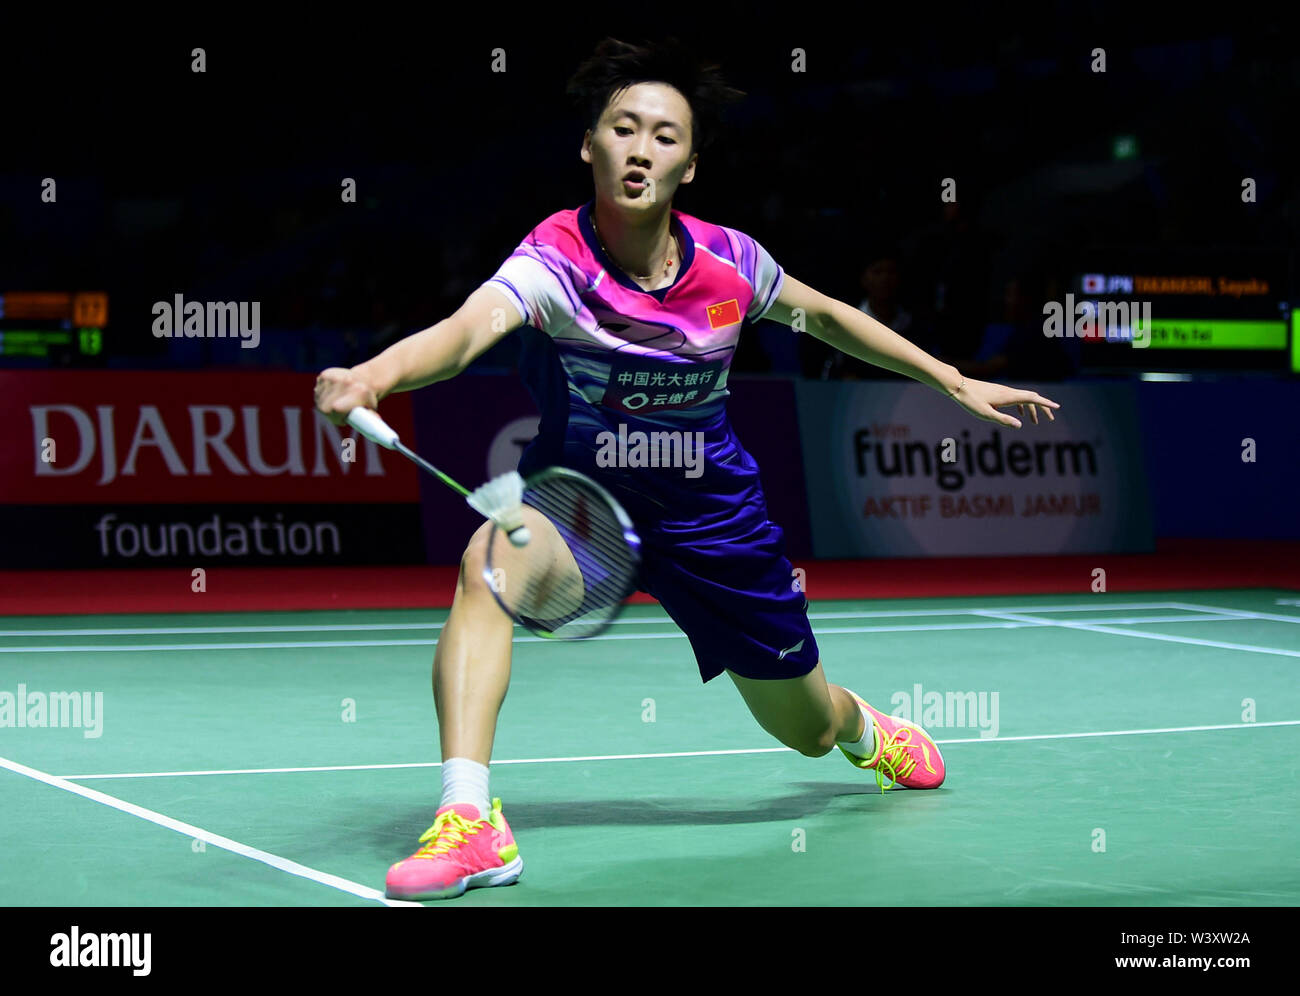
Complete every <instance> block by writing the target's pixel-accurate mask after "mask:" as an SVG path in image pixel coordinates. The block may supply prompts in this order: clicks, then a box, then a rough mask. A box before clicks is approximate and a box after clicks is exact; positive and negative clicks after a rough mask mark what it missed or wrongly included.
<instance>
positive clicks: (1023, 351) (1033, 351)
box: [954, 273, 1080, 380]
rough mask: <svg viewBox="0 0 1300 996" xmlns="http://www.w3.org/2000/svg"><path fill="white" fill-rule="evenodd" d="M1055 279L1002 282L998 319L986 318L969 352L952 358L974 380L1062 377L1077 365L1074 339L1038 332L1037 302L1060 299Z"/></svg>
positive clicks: (1040, 306)
mask: <svg viewBox="0 0 1300 996" xmlns="http://www.w3.org/2000/svg"><path fill="white" fill-rule="evenodd" d="M1060 286H1061V285H1060V282H1059V281H1058V280H1057V279H1056V278H1054V277H1052V278H1047V277H1044V276H1043V275H1042V274H1037V273H1027V274H1024V275H1021V276H1016V277H1012V278H1011V279H1009V280H1008V281H1007V282H1006V283H1005V284H1004V285H1003V292H1002V317H1001V319H1000V320H998V321H996V322H990V323H989V324H988V325H987V326H986V327H985V329H984V337H983V339H982V340H981V342H980V344H979V347H978V348H977V349H976V351H975V355H974V356H972V357H971V358H970V359H969V360H961V361H959V362H958V361H954V362H956V365H957V366H958V368H959V369H960V370H961V371H962V372H963V373H965V374H967V375H968V376H971V377H975V378H978V379H981V380H982V379H984V378H985V377H998V378H1001V379H1003V380H1064V379H1065V378H1067V377H1070V376H1073V375H1074V374H1075V373H1077V372H1078V369H1079V361H1080V356H1079V340H1078V339H1076V338H1074V337H1073V336H1068V337H1067V336H1062V337H1054V336H1049V335H1047V334H1046V333H1045V332H1044V329H1043V325H1044V322H1045V317H1044V314H1043V305H1044V304H1046V302H1048V301H1051V300H1056V301H1061V302H1062V304H1064V298H1063V297H1062V296H1061V295H1060V294H1059V290H1060Z"/></svg>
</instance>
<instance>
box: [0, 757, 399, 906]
mask: <svg viewBox="0 0 1300 996" xmlns="http://www.w3.org/2000/svg"><path fill="white" fill-rule="evenodd" d="M0 768H8V769H9V770H10V771H12V772H14V773H15V774H18V775H25V776H26V777H28V778H33V779H35V780H36V781H38V782H44V783H45V784H46V785H52V786H53V787H54V788H59V789H63V790H64V791H66V792H71V793H73V794H74V795H79V796H81V797H82V798H85V799H89V800H90V801H91V802H98V803H101V804H103V805H105V806H110V807H112V808H113V809H116V810H119V811H121V812H123V813H127V814H129V815H131V816H138V817H139V818H140V819H142V820H147V821H148V822H150V823H153V824H156V825H157V826H160V827H165V828H166V829H168V830H175V831H176V832H177V833H179V834H184V835H185V836H186V837H190V838H193V839H196V840H202V841H205V842H207V843H209V844H212V845H213V846H214V847H220V848H222V849H223V850H226V851H231V852H232V853H234V854H238V855H240V856H241V857H245V858H252V859H253V860H254V861H260V862H262V864H265V865H270V866H271V867H272V868H275V869H277V870H279V871H282V872H288V873H289V874H290V875H297V876H298V877H300V878H306V879H310V880H311V881H313V882H317V883H319V884H320V885H326V886H329V887H330V888H331V889H339V890H340V891H342V892H349V893H351V894H352V895H354V896H360V897H361V898H362V899H371V900H374V901H375V902H379V903H383V904H384V905H385V906H420V905H421V904H420V903H408V902H404V901H401V900H396V899H388V898H386V897H385V896H384V894H383V893H382V892H380V891H379V890H378V889H372V888H370V887H369V886H365V885H361V884H360V883H359V882H352V881H349V880H348V879H346V878H340V877H339V876H337V875H330V874H328V873H327V872H323V871H317V870H316V869H315V868H308V867H307V866H306V865H300V864H298V862H296V861H290V860H289V859H288V858H282V857H280V856H279V855H278V854H271V853H270V852H269V851H263V850H259V849H258V848H256V847H250V846H249V845H247V844H241V843H240V842H239V841H237V840H231V839H230V838H229V837H222V836H221V835H220V834H215V833H212V832H211V831H210V830H204V829H203V828H202V827H196V826H194V825H193V824H191V823H184V822H182V821H181V820H174V819H172V818H171V817H170V816H164V815H163V814H162V813H156V812H154V811H153V810H152V809H145V808H144V807H143V806H137V805H135V804H134V803H131V802H126V801H125V800H123V799H118V798H116V797H114V796H111V795H105V794H104V793H103V792H100V791H98V790H96V789H92V788H86V787H85V786H84V785H77V784H74V783H73V782H72V781H70V780H69V779H67V778H63V777H62V776H60V775H51V774H48V773H46V772H44V771H37V770H36V769H35V768H29V767H27V765H25V764H19V763H18V762H17V761H11V760H10V759H9V758H7V757H0Z"/></svg>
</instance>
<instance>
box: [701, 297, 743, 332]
mask: <svg viewBox="0 0 1300 996" xmlns="http://www.w3.org/2000/svg"><path fill="white" fill-rule="evenodd" d="M738 324H740V304H739V303H738V302H737V300H736V299H735V298H734V297H733V298H732V299H731V300H730V301H723V302H722V303H721V304H711V305H709V328H711V329H724V328H726V327H727V326H728V325H738Z"/></svg>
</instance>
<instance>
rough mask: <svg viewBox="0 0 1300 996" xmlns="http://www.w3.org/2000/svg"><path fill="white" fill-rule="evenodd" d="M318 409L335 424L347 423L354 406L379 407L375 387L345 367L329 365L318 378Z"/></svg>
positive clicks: (316, 394)
mask: <svg viewBox="0 0 1300 996" xmlns="http://www.w3.org/2000/svg"><path fill="white" fill-rule="evenodd" d="M315 398H316V410H317V411H318V412H320V413H321V414H322V415H324V416H325V417H326V418H327V419H329V420H330V421H331V422H333V423H334V424H335V425H345V424H346V423H347V420H348V412H350V411H352V409H353V408H358V407H359V408H371V409H376V408H378V407H379V398H378V397H377V396H376V395H375V392H374V389H373V388H372V387H371V386H370V385H369V384H367V383H366V382H365V381H364V380H362V379H361V378H360V377H358V376H357V375H356V374H355V373H354V372H353V371H351V370H348V369H347V368H345V367H329V368H327V369H325V370H322V371H321V372H320V375H319V376H318V377H317V378H316V391H315Z"/></svg>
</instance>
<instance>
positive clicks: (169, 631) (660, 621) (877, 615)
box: [0, 602, 1226, 638]
mask: <svg viewBox="0 0 1300 996" xmlns="http://www.w3.org/2000/svg"><path fill="white" fill-rule="evenodd" d="M1182 607H1183V606H1179V605H1176V604H1175V603H1173V602H1118V603H1111V604H1108V605H1044V606H1014V605H1009V606H1006V607H1005V608H997V607H994V608H995V609H996V611H998V612H1113V611H1117V610H1119V609H1129V610H1136V609H1142V610H1147V609H1172V608H1182ZM358 611H367V610H358ZM380 611H382V610H380ZM438 611H441V610H438ZM978 611H979V609H978V608H965V609H894V610H888V609H879V610H872V611H864V612H810V613H808V618H809V619H911V618H917V617H924V616H961V615H970V614H972V613H974V612H978ZM1225 611H1226V610H1225ZM445 625H446V624H445V623H441V622H431V623H429V622H426V623H421V622H415V623H321V624H319V625H296V624H295V625H290V624H287V623H286V624H284V625H277V626H156V627H148V626H143V627H123V628H118V629H53V628H52V629H0V638H3V637H11V636H149V635H151V634H157V635H159V636H179V635H183V634H217V633H364V632H369V631H380V632H382V631H392V630H438V629H442V628H443V626H445ZM613 625H615V626H636V625H641V626H668V625H672V620H671V619H669V618H667V617H666V616H655V617H654V618H650V619H641V618H635V617H633V618H629V617H627V616H624V617H623V618H622V619H615V620H614V623H613Z"/></svg>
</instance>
